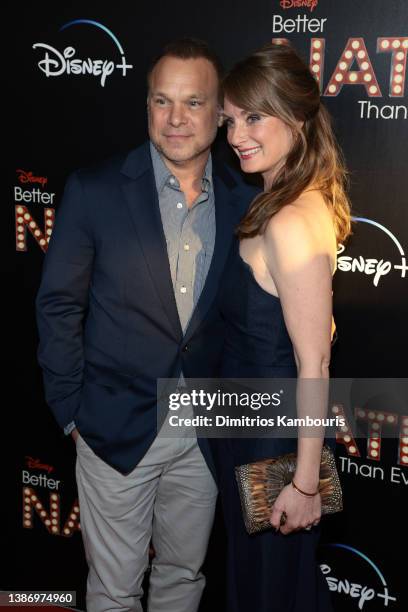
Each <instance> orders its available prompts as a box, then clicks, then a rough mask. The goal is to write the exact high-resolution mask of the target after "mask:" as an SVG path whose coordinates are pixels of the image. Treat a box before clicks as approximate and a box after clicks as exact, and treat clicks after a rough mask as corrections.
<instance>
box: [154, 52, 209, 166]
mask: <svg viewBox="0 0 408 612" xmlns="http://www.w3.org/2000/svg"><path fill="white" fill-rule="evenodd" d="M148 115H149V136H150V140H151V141H152V142H153V144H154V145H155V146H156V148H157V149H158V150H159V151H160V153H161V154H162V155H163V156H164V157H165V158H166V159H167V160H168V161H169V162H172V163H173V164H178V165H184V164H185V163H186V162H189V161H191V160H193V159H196V158H198V157H200V156H203V157H205V156H207V155H208V152H209V150H210V147H211V144H212V143H213V141H214V138H215V135H216V133H217V124H218V120H219V107H218V76H217V73H216V71H215V68H214V67H213V65H212V64H211V62H209V61H208V60H206V59H204V58H197V59H179V58H176V57H163V58H162V59H161V60H159V62H158V63H157V64H156V66H155V67H154V69H153V72H152V74H151V75H150V88H149V95H148Z"/></svg>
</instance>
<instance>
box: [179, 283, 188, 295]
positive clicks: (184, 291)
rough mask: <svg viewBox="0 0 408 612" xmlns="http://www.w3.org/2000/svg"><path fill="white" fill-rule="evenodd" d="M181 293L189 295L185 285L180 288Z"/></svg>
mask: <svg viewBox="0 0 408 612" xmlns="http://www.w3.org/2000/svg"><path fill="white" fill-rule="evenodd" d="M180 293H187V287H184V285H183V286H182V287H180Z"/></svg>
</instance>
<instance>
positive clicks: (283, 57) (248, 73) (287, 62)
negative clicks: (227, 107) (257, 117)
mask: <svg viewBox="0 0 408 612" xmlns="http://www.w3.org/2000/svg"><path fill="white" fill-rule="evenodd" d="M223 93H224V97H226V98H228V99H229V100H230V101H231V102H232V103H233V104H234V105H235V106H238V107H239V108H242V109H243V110H245V111H248V112H258V113H260V114H262V115H269V116H275V117H278V118H279V119H281V120H282V121H283V122H284V123H286V124H287V125H288V126H289V127H290V128H291V130H292V133H293V136H294V138H293V146H292V148H291V150H290V152H289V154H288V156H287V158H286V161H285V164H284V165H283V166H282V168H281V169H280V170H279V171H278V173H277V175H276V177H275V178H274V181H273V183H272V186H271V188H270V189H269V190H268V191H266V192H264V193H261V194H260V195H258V196H257V197H256V198H255V199H254V201H253V202H252V204H251V206H250V208H249V211H248V213H247V214H246V216H245V217H244V218H243V219H242V221H241V223H240V224H239V226H238V229H237V234H238V236H239V238H250V237H253V236H257V235H259V234H262V233H263V232H264V231H265V228H266V225H267V223H268V221H269V220H270V219H271V217H273V215H275V214H276V213H277V212H278V211H279V210H280V209H281V208H282V207H283V206H286V205H287V204H291V203H292V202H294V201H295V200H296V199H297V198H298V197H299V196H300V195H301V193H302V192H303V191H305V190H307V189H308V188H309V189H310V188H313V189H318V190H320V192H321V193H322V195H323V197H324V200H325V201H326V203H327V205H328V206H329V208H330V209H331V211H332V214H333V223H334V230H335V234H336V238H337V242H342V241H344V240H345V239H346V238H347V236H348V235H349V234H350V233H351V218H350V203H349V199H348V197H347V194H346V185H347V171H346V167H345V163H344V160H343V155H342V153H341V151H340V148H339V146H338V144H337V142H336V138H335V136H334V133H333V129H332V126H331V121H330V116H329V114H328V112H327V110H326V109H325V107H324V106H323V105H322V103H321V100H320V92H319V87H318V84H317V82H316V80H315V78H314V77H313V76H312V74H311V72H310V70H309V68H308V66H307V65H306V64H305V63H304V62H303V60H302V59H301V58H300V57H299V56H298V54H297V53H296V52H295V50H294V49H293V48H292V47H291V46H289V45H288V44H273V43H270V44H267V45H265V46H264V47H262V49H260V50H259V51H257V52H256V53H254V54H253V55H251V56H250V57H248V58H247V59H244V60H242V61H241V62H239V63H238V64H236V65H235V66H234V68H232V70H231V71H230V72H229V73H228V74H227V76H226V77H225V79H224V81H223ZM299 122H303V126H302V127H301V128H299Z"/></svg>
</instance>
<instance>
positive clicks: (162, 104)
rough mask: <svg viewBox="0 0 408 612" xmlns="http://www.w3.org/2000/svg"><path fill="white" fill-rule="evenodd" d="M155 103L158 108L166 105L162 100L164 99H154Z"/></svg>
mask: <svg viewBox="0 0 408 612" xmlns="http://www.w3.org/2000/svg"><path fill="white" fill-rule="evenodd" d="M155 103H156V104H158V105H159V106H164V105H165V104H166V100H164V98H156V99H155Z"/></svg>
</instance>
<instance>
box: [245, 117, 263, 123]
mask: <svg viewBox="0 0 408 612" xmlns="http://www.w3.org/2000/svg"><path fill="white" fill-rule="evenodd" d="M260 118H261V117H260V115H248V117H247V121H248V123H254V122H255V121H259V120H260Z"/></svg>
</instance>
